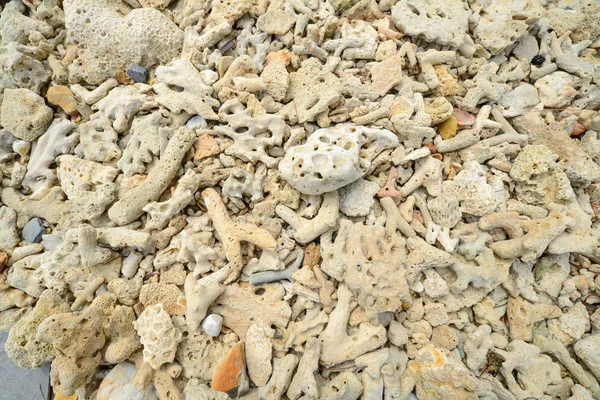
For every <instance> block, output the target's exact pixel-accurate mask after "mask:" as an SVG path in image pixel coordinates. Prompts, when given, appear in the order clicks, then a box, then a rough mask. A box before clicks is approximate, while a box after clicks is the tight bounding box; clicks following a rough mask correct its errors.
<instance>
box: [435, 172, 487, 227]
mask: <svg viewBox="0 0 600 400" xmlns="http://www.w3.org/2000/svg"><path fill="white" fill-rule="evenodd" d="M442 187H443V189H442V191H443V193H444V195H447V196H450V197H454V198H456V199H457V200H458V201H460V211H461V212H464V213H467V214H471V215H476V216H482V215H485V214H489V213H490V212H492V211H494V210H495V209H496V196H495V193H494V189H493V187H492V186H490V185H489V184H488V183H487V179H486V168H485V167H483V166H482V165H480V164H479V163H477V162H475V161H469V162H467V163H465V166H464V169H463V170H462V171H460V172H459V173H458V174H457V175H456V177H455V178H454V179H453V180H451V181H445V182H444V183H443V184H442Z"/></svg>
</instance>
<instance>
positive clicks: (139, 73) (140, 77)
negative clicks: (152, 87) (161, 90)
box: [127, 64, 148, 83]
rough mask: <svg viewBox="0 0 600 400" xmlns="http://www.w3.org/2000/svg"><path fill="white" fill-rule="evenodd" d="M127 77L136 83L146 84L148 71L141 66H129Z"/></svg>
mask: <svg viewBox="0 0 600 400" xmlns="http://www.w3.org/2000/svg"><path fill="white" fill-rule="evenodd" d="M127 75H129V77H130V78H131V79H133V80H134V81H136V82H141V83H146V82H148V69H147V68H145V67H142V66H141V65H137V64H131V65H130V66H129V68H127Z"/></svg>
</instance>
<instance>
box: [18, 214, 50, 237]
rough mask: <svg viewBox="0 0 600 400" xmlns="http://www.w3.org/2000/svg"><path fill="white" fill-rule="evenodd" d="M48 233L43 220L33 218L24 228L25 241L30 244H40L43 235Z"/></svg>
mask: <svg viewBox="0 0 600 400" xmlns="http://www.w3.org/2000/svg"><path fill="white" fill-rule="evenodd" d="M44 233H46V227H45V226H44V223H43V221H42V219H41V218H37V217H36V218H32V219H30V220H29V222H28V223H27V225H25V226H24V227H23V234H22V236H23V239H24V240H26V241H28V242H29V243H39V242H40V241H41V240H42V235H43V234H44Z"/></svg>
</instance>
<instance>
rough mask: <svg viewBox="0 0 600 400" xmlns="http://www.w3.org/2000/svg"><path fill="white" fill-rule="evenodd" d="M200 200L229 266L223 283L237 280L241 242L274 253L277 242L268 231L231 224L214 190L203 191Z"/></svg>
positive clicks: (240, 268)
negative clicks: (229, 269)
mask: <svg viewBox="0 0 600 400" xmlns="http://www.w3.org/2000/svg"><path fill="white" fill-rule="evenodd" d="M202 198H203V199H204V203H205V204H206V207H207V209H208V215H209V216H210V218H211V220H212V222H213V226H214V227H215V229H216V230H217V232H218V233H219V237H220V239H221V243H222V244H223V248H224V250H225V254H226V255H227V259H228V261H229V265H230V266H231V274H230V276H229V277H228V278H227V280H226V281H225V283H229V282H231V281H232V280H234V279H235V278H237V277H238V276H239V274H240V272H241V270H242V268H243V267H244V263H243V260H242V250H241V244H240V243H241V242H242V241H245V242H250V243H252V244H255V245H257V246H259V247H261V248H263V249H265V250H270V251H274V250H275V249H276V248H277V242H276V241H275V239H274V238H273V236H272V235H271V234H270V233H269V232H268V231H266V230H264V229H261V228H258V227H257V226H255V225H251V224H247V223H246V224H245V223H239V222H238V223H236V222H233V221H232V220H231V218H230V217H229V213H228V212H227V209H226V208H225V204H223V200H221V196H220V195H219V193H217V192H216V191H215V190H214V189H205V190H204V191H203V192H202Z"/></svg>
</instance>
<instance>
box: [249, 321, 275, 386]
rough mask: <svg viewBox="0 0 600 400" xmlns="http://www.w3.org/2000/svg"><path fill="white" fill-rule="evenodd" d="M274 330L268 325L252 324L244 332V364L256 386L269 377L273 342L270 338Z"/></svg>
mask: <svg viewBox="0 0 600 400" xmlns="http://www.w3.org/2000/svg"><path fill="white" fill-rule="evenodd" d="M274 334H275V331H274V330H273V329H271V328H269V327H265V326H264V325H263V326H261V325H259V324H254V325H252V326H251V327H250V328H248V331H247V332H246V345H245V346H244V351H245V355H246V366H247V368H248V376H249V377H250V379H251V380H252V382H254V384H255V385H256V386H259V387H260V386H264V385H266V384H267V382H268V381H269V378H270V377H271V372H272V371H273V365H272V362H271V359H272V358H273V355H272V351H273V343H272V342H271V338H272V337H273V335H274Z"/></svg>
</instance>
